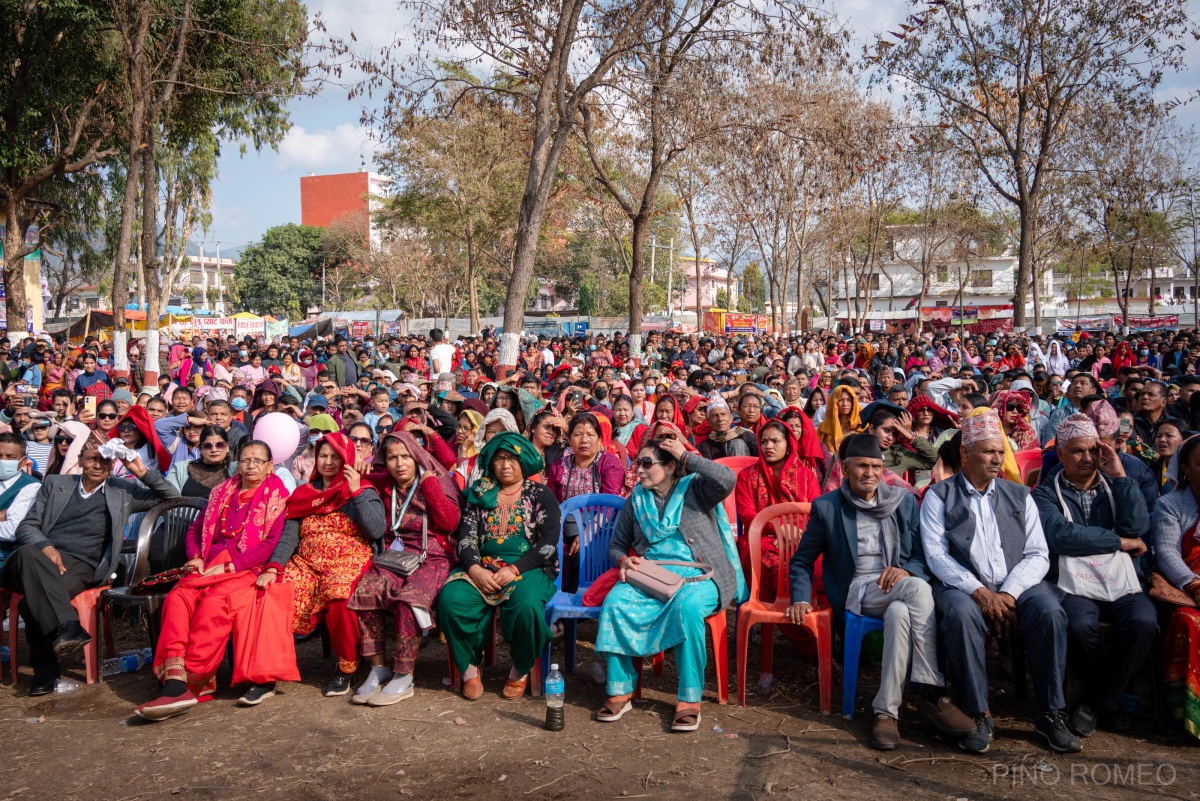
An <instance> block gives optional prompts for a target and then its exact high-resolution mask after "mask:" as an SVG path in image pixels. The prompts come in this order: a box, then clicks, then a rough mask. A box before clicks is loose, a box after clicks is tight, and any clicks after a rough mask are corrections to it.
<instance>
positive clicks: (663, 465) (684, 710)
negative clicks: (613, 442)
mask: <svg viewBox="0 0 1200 801" xmlns="http://www.w3.org/2000/svg"><path fill="white" fill-rule="evenodd" d="M635 464H636V465H637V471H638V479H639V482H640V483H639V484H638V486H636V487H634V490H633V494H632V495H631V496H630V500H629V502H628V503H627V504H626V506H625V508H624V509H623V510H622V513H621V514H622V517H623V518H624V520H622V519H621V518H618V521H617V529H616V531H615V532H614V535H613V542H612V547H611V548H610V552H611V553H612V554H613V555H614V562H617V563H618V564H617V566H618V567H619V568H620V571H621V582H620V583H618V584H617V585H616V586H615V587H614V588H613V589H612V591H611V592H610V593H609V594H608V597H607V598H605V601H604V606H603V608H602V609H601V610H600V628H599V633H598V634H597V636H596V650H597V652H600V653H603V654H605V656H606V658H607V663H608V685H607V695H608V699H607V700H606V701H605V704H604V706H603V707H602V708H601V709H600V711H599V712H598V713H597V715H596V719H597V720H599V721H601V722H606V723H607V722H612V721H616V720H619V719H620V718H621V717H622V716H623V715H624V714H625V712H627V711H629V709H631V708H632V706H631V703H630V698H631V697H632V693H633V690H634V687H635V686H636V683H637V678H638V677H637V672H636V671H635V670H634V666H633V659H634V657H644V656H650V655H652V654H657V653H660V652H662V651H666V650H668V649H671V648H673V649H674V650H675V662H676V667H677V668H678V672H679V688H678V693H677V697H678V703H677V705H676V708H675V720H674V723H673V724H672V726H671V728H672V729H674V730H675V731H695V730H696V729H698V728H699V726H700V697H701V693H702V692H703V690H704V667H705V662H706V658H707V654H706V651H705V637H706V629H705V622H704V620H705V618H706V617H708V616H709V615H711V614H712V613H713V612H715V611H717V609H719V608H723V606H724V605H725V604H724V603H722V601H723V600H724V602H725V603H728V602H729V601H730V600H733V598H731V597H730V596H731V595H735V596H736V597H737V598H739V599H741V598H743V597H744V595H745V582H744V581H743V579H742V574H741V562H740V561H739V560H738V558H737V554H736V550H735V547H734V540H733V530H732V528H731V527H730V525H729V521H728V519H727V518H726V516H725V510H724V508H723V506H722V504H721V501H722V500H723V499H724V498H725V497H727V496H728V495H729V493H730V492H732V491H733V485H734V480H735V479H734V475H733V471H731V470H729V468H726V467H722V466H721V465H718V464H715V463H714V462H710V461H708V460H707V459H704V458H702V457H700V456H699V455H698V454H695V453H690V452H688V451H687V450H686V449H685V446H684V444H683V443H682V442H679V441H677V440H654V441H651V442H648V443H646V444H645V445H643V446H642V448H641V450H640V451H638V454H637V457H636V459H635ZM630 547H633V549H634V551H635V552H636V553H637V554H638V555H636V556H627V555H626V554H627V553H628V550H629V548H630ZM645 560H654V561H663V560H674V561H683V562H703V563H705V564H707V565H711V566H712V567H713V573H712V576H711V577H710V578H706V579H703V580H700V581H694V582H689V583H685V584H684V585H683V587H682V588H681V589H680V590H679V591H678V592H677V593H675V595H674V596H672V597H671V599H670V600H669V601H667V602H666V603H663V602H661V601H658V600H656V599H654V598H651V597H650V596H648V595H646V594H644V593H642V592H641V591H640V590H637V589H635V588H634V587H633V586H632V585H630V584H627V583H625V574H626V571H627V570H628V569H629V568H631V567H635V566H636V565H638V564H640V563H641V562H643V561H645ZM663 567H664V569H666V570H670V571H672V572H673V573H676V574H678V575H681V576H684V577H685V578H687V577H694V576H699V575H703V574H704V573H705V572H706V571H704V570H701V569H699V568H693V567H680V566H675V565H664V566H663ZM722 589H724V591H722Z"/></svg>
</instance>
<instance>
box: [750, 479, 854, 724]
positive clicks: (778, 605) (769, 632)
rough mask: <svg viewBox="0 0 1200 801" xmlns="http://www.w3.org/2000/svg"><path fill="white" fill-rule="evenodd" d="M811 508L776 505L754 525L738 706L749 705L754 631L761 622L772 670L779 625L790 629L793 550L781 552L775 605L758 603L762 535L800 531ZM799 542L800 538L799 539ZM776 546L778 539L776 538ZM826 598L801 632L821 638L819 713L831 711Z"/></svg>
mask: <svg viewBox="0 0 1200 801" xmlns="http://www.w3.org/2000/svg"><path fill="white" fill-rule="evenodd" d="M811 511H812V505H811V504H807V503H778V504H775V505H774V506H768V507H767V508H766V509H763V510H762V511H761V512H759V513H758V514H757V515H755V516H754V520H753V521H752V522H751V523H750V530H749V531H748V532H747V534H746V536H748V537H749V538H750V600H748V601H746V603H744V604H742V605H741V606H740V607H739V608H738V621H737V671H738V703H739V704H741V705H742V706H745V705H746V666H747V664H748V661H749V650H750V629H751V628H752V627H753V626H754V625H755V624H756V623H757V624H759V625H761V626H762V670H763V672H764V673H769V672H770V671H771V665H772V657H773V655H774V651H775V627H776V626H792V625H795V624H793V623H791V622H790V621H789V619H788V616H787V609H788V607H789V606H790V605H791V603H790V598H791V587H790V586H789V579H788V570H787V564H788V561H789V560H790V559H791V558H792V553H793V552H794V551H795V550H796V549H795V548H779V576H778V581H777V583H776V596H775V600H774V601H772V602H766V601H763V600H760V598H759V592H760V589H761V584H762V532H763V529H764V528H765V527H766V525H767V524H768V523H770V524H771V526H772V527H773V528H774V529H775V531H776V532H777V533H780V532H788V531H792V532H796V533H802V532H803V530H804V527H805V526H806V525H807V524H808V515H809V513H810V512H811ZM795 539H796V541H797V542H798V541H799V539H800V538H799V537H796V538H795ZM776 542H777V543H778V539H777V540H776ZM823 601H824V599H823V598H817V597H814V598H813V611H812V612H810V613H809V614H807V615H805V616H804V623H802V624H801V626H800V627H801V628H803V629H807V630H808V631H809V632H810V633H811V634H812V635H813V637H815V638H816V640H817V675H818V678H819V679H820V689H821V714H822V715H828V714H830V713H831V712H832V711H833V616H832V613H831V612H830V609H829V606H828V604H827V603H823Z"/></svg>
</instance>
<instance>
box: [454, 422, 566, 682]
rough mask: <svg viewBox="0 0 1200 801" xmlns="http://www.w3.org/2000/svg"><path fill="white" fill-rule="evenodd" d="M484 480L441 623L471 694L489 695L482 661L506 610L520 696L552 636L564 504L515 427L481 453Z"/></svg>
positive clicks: (464, 531) (461, 540)
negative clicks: (550, 611) (541, 478)
mask: <svg viewBox="0 0 1200 801" xmlns="http://www.w3.org/2000/svg"><path fill="white" fill-rule="evenodd" d="M478 464H480V465H481V466H482V468H483V471H484V475H483V478H481V479H479V480H478V481H476V482H475V483H474V484H472V485H471V486H470V487H468V488H467V492H466V500H467V507H466V509H465V510H464V512H463V516H462V522H461V523H460V524H459V527H458V534H457V537H458V560H459V563H460V566H459V568H458V569H456V570H455V571H454V572H453V573H452V574H451V575H450V578H449V579H448V580H447V581H446V584H445V585H444V586H443V587H442V590H441V593H439V595H438V621H439V623H440V625H441V628H442V633H443V634H444V635H445V636H446V644H447V645H448V646H449V648H450V657H451V658H452V659H453V660H454V664H455V667H457V668H458V670H459V671H461V673H462V677H463V686H462V692H463V697H464V698H466V699H467V700H469V701H474V700H475V699H476V698H479V696H481V695H482V694H483V683H482V681H481V679H480V676H479V667H478V665H479V662H480V660H481V658H482V657H483V648H484V644H485V643H486V642H487V638H488V637H489V636H490V634H491V622H492V614H493V612H494V611H495V609H494V608H495V607H499V609H500V631H501V633H502V634H503V635H504V639H505V640H506V641H507V642H508V643H509V645H510V650H511V652H512V659H513V668H512V671H511V672H510V673H509V677H508V681H507V682H505V684H504V697H505V698H520V697H521V696H522V695H524V694H525V684H526V682H527V681H528V679H529V671H530V669H531V668H532V667H533V664H534V662H535V661H536V660H537V658H538V656H539V655H540V654H541V652H542V649H543V648H545V646H546V643H548V642H549V641H550V636H551V635H550V627H549V626H547V625H546V604H547V602H549V601H550V599H551V598H553V597H554V591H555V589H554V578H555V576H557V575H558V535H559V531H558V526H559V510H558V501H557V499H555V497H554V494H553V493H552V492H550V490H548V489H546V487H545V486H543V485H541V484H539V483H537V482H536V481H531V480H530V477H531V476H535V475H537V474H538V473H539V472H541V470H542V457H541V456H540V455H539V454H538V452H537V449H535V448H534V447H533V443H531V442H529V440H527V439H525V438H524V437H522V436H521V435H520V434H514V433H512V432H509V431H505V432H502V433H500V434H497V435H496V436H495V437H493V438H492V439H491V440H490V441H489V442H488V443H487V445H485V446H484V447H483V449H482V450H481V451H480V452H479V456H478Z"/></svg>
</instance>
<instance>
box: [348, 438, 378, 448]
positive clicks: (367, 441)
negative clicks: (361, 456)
mask: <svg viewBox="0 0 1200 801" xmlns="http://www.w3.org/2000/svg"><path fill="white" fill-rule="evenodd" d="M350 441H351V442H353V443H354V444H355V445H364V446H365V445H374V444H375V441H374V440H372V439H371V438H370V437H351V438H350Z"/></svg>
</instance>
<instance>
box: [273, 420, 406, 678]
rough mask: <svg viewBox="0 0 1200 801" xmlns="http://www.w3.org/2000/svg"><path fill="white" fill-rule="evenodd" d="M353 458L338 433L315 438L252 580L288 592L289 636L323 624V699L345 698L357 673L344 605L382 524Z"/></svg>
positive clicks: (354, 629)
mask: <svg viewBox="0 0 1200 801" xmlns="http://www.w3.org/2000/svg"><path fill="white" fill-rule="evenodd" d="M357 458H358V453H357V450H356V448H355V444H354V442H353V441H352V440H351V439H350V437H348V436H347V435H345V434H343V433H341V432H340V431H339V432H335V433H330V434H326V435H325V436H323V437H322V438H321V440H320V441H319V442H318V443H317V448H316V464H315V466H314V469H313V477H312V480H311V481H310V482H309V483H307V484H303V485H301V486H299V487H297V488H296V491H295V492H294V493H292V496H291V497H290V498H288V505H287V512H285V513H284V517H285V518H286V519H287V522H286V523H284V524H283V535H282V536H281V537H280V539H279V544H278V545H276V546H275V551H274V553H272V554H271V559H270V561H268V562H267V566H266V568H265V569H264V570H263V573H262V575H261V576H259V577H258V582H257V584H258V586H259V587H260V588H264V589H265V588H266V587H267V586H268V585H270V584H271V583H272V582H274V581H277V580H281V581H283V582H284V583H286V584H291V585H292V586H293V587H295V591H296V600H295V605H294V606H293V617H292V633H293V634H296V635H299V636H301V637H307V636H309V635H311V634H312V633H313V631H315V630H316V628H317V624H319V623H320V622H321V620H322V618H323V619H324V620H325V626H326V628H328V630H329V640H330V644H331V645H332V646H333V651H334V653H336V654H337V658H338V661H337V673H335V674H334V676H333V678H332V679H330V680H329V683H328V684H327V685H326V686H325V696H326V697H333V696H337V695H346V694H347V693H349V692H350V680H351V679H352V678H353V677H354V671H355V670H357V669H358V615H356V614H354V612H352V611H351V610H350V609H348V608H347V607H346V601H347V599H348V598H349V597H350V593H351V591H352V590H353V589H354V583H355V582H356V581H358V577H359V576H361V575H362V573H363V571H364V570H366V569H367V565H368V564H369V563H370V562H371V546H372V544H373V543H374V542H375V541H377V540H378V539H379V538H381V537H382V536H383V531H384V528H385V527H386V526H387V517H386V515H385V514H384V510H383V502H382V501H381V500H380V499H379V493H377V492H376V491H375V488H374V487H371V486H370V485H367V484H365V483H364V482H363V480H362V477H361V476H360V475H359V473H358V471H356V470H355V469H354V464H355V462H356V460H357ZM280 576H282V578H280Z"/></svg>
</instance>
